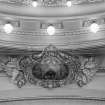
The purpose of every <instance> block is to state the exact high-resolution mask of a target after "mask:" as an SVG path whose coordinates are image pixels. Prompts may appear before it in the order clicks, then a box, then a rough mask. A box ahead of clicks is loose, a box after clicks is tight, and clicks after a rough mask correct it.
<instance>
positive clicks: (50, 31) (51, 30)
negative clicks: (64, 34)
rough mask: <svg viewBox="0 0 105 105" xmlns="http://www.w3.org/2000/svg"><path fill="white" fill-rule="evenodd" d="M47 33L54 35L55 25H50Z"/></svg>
mask: <svg viewBox="0 0 105 105" xmlns="http://www.w3.org/2000/svg"><path fill="white" fill-rule="evenodd" d="M47 33H48V34H49V35H54V34H55V27H54V26H48V27H47Z"/></svg>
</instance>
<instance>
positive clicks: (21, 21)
mask: <svg viewBox="0 0 105 105" xmlns="http://www.w3.org/2000/svg"><path fill="white" fill-rule="evenodd" d="M31 2H32V1H31ZM38 2H40V3H39V4H40V6H38V7H36V8H34V7H32V6H30V0H19V1H17V0H5V1H4V0H0V25H1V27H0V35H1V37H0V46H1V47H5V48H10V49H11V48H17V49H28V50H42V49H43V48H45V47H46V46H48V45H50V44H51V45H55V46H57V48H60V49H73V50H76V49H78V48H79V49H81V48H89V47H96V46H104V45H105V35H104V34H105V12H104V11H105V1H104V0H79V1H77V0H74V1H72V2H73V6H71V7H70V8H68V7H65V6H60V7H59V6H57V7H56V6H51V5H53V4H50V6H47V7H46V6H42V4H43V3H46V2H47V3H48V2H52V1H49V0H45V1H41V0H40V1H38ZM59 2H60V3H61V4H63V5H64V4H65V3H64V2H66V1H65V0H62V1H57V2H54V3H55V4H56V3H57V4H59ZM18 4H20V5H18ZM21 4H22V5H21ZM25 4H27V5H25ZM93 21H95V22H97V23H98V24H99V25H100V30H99V32H97V33H96V34H94V33H91V32H90V31H89V28H88V27H89V25H90V24H91V23H92V22H93ZM6 22H11V23H12V24H13V25H14V28H15V29H14V31H13V32H12V33H11V34H6V33H5V32H4V31H3V29H2V27H3V25H4V24H5V23H6ZM49 24H52V25H54V26H55V28H56V33H55V35H53V36H49V35H48V34H47V33H46V28H47V26H48V25H49Z"/></svg>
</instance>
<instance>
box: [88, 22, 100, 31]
mask: <svg viewBox="0 0 105 105" xmlns="http://www.w3.org/2000/svg"><path fill="white" fill-rule="evenodd" d="M99 29H100V27H99V25H98V24H97V23H92V24H91V25H90V31H91V32H93V33H97V32H98V31H99Z"/></svg>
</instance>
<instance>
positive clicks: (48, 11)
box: [0, 3, 105, 18]
mask: <svg viewBox="0 0 105 105" xmlns="http://www.w3.org/2000/svg"><path fill="white" fill-rule="evenodd" d="M103 12H105V3H97V4H90V5H74V6H72V7H70V8H66V7H65V8H64V7H62V8H61V7H59V8H47V7H46V8H44V7H43V8H41V7H40V8H39V7H37V8H32V7H18V6H13V5H6V4H0V13H4V14H9V15H17V16H27V17H46V18H48V17H73V16H82V15H83V16H84V15H90V14H96V13H103Z"/></svg>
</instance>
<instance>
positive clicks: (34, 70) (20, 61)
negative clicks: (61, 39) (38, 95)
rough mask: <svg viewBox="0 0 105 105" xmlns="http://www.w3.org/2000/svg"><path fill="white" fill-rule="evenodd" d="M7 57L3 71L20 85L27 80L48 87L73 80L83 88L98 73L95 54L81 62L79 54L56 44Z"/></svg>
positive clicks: (55, 86) (2, 67) (0, 68)
mask: <svg viewBox="0 0 105 105" xmlns="http://www.w3.org/2000/svg"><path fill="white" fill-rule="evenodd" d="M5 58H7V59H6V60H4V61H2V60H1V61H0V70H1V71H4V72H5V73H6V74H7V76H8V77H9V78H11V81H12V82H13V83H14V84H15V85H17V86H18V87H19V88H21V87H22V86H24V85H25V84H26V83H27V84H32V85H38V86H41V87H43V88H48V89H49V88H51V89H52V88H58V87H63V86H65V85H70V84H73V83H77V85H78V86H80V87H82V86H84V85H86V84H88V83H89V82H90V81H91V80H92V79H93V77H94V76H95V74H96V72H97V64H96V62H95V60H94V58H93V57H89V58H85V60H84V61H82V62H81V59H80V56H76V55H74V54H73V53H72V52H69V53H65V52H62V51H61V50H59V49H57V48H56V47H55V46H53V45H49V46H48V47H46V48H45V49H44V50H43V51H42V52H39V53H38V54H36V53H33V54H30V55H24V56H14V57H13V56H7V57H5Z"/></svg>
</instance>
